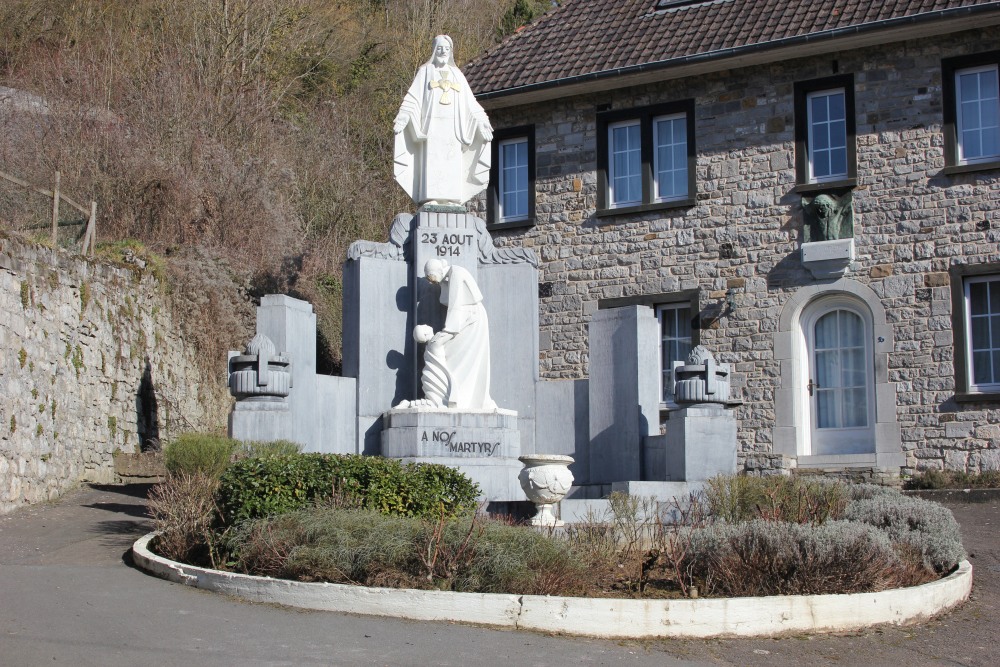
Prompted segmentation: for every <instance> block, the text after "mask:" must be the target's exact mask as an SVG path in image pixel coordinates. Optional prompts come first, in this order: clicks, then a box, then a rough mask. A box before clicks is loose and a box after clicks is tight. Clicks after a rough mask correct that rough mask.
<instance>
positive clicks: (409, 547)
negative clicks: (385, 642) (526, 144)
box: [228, 507, 585, 595]
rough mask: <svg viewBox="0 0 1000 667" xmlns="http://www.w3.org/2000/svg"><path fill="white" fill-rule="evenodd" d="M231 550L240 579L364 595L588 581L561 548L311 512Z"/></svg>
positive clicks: (241, 540) (513, 537) (525, 536)
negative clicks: (373, 589) (257, 577)
mask: <svg viewBox="0 0 1000 667" xmlns="http://www.w3.org/2000/svg"><path fill="white" fill-rule="evenodd" d="M228 546H229V548H230V549H231V550H232V555H233V558H234V563H235V566H236V568H237V569H239V570H241V571H244V572H252V573H254V574H266V575H269V576H280V577H285V578H292V579H299V580H304V581H329V582H335V583H349V584H359V585H366V586H408V587H415V588H442V589H448V590H456V591H473V592H493V593H520V594H540V595H545V594H550V593H559V592H565V591H567V590H568V589H572V588H573V587H575V586H578V585H579V582H580V581H582V580H583V579H584V574H585V573H584V572H583V571H582V567H581V566H580V565H578V564H577V563H576V561H575V560H574V559H573V557H572V554H571V552H570V550H569V547H568V545H567V544H566V543H565V542H564V541H561V540H558V539H554V538H552V537H549V536H546V535H543V534H541V533H539V532H537V531H534V530H528V529H524V528H518V527H515V526H509V525H504V524H503V523H502V522H500V521H495V520H491V519H485V520H484V519H480V518H474V517H464V518H457V519H439V520H436V521H432V520H426V519H419V518H416V517H404V516H386V515H384V514H382V513H380V512H377V511H375V510H372V509H349V510H343V509H330V508H323V507H314V508H309V509H305V510H299V511H295V512H290V513H287V514H283V515H280V516H275V517H271V518H269V519H262V520H258V521H254V522H247V523H244V524H242V525H240V526H238V527H236V528H235V529H234V530H233V532H232V534H231V536H230V538H229V540H228Z"/></svg>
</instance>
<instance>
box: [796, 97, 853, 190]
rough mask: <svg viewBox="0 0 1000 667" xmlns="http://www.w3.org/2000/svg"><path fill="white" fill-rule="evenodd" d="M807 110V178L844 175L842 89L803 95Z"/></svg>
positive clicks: (845, 139) (827, 177) (833, 178)
mask: <svg viewBox="0 0 1000 667" xmlns="http://www.w3.org/2000/svg"><path fill="white" fill-rule="evenodd" d="M806 109H807V113H808V114H809V120H808V122H809V139H808V142H809V143H808V150H809V180H810V181H811V182H815V183H818V182H823V181H832V180H840V179H843V178H846V177H847V114H846V107H845V94H844V89H843V88H840V89H836V90H821V91H816V92H813V93H809V94H808V95H806Z"/></svg>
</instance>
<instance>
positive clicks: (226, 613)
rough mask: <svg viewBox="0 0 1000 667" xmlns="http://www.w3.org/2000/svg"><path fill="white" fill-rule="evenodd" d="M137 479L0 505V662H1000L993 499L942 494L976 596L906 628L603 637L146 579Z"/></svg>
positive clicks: (999, 542)
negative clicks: (419, 617) (292, 601)
mask: <svg viewBox="0 0 1000 667" xmlns="http://www.w3.org/2000/svg"><path fill="white" fill-rule="evenodd" d="M144 493H145V488H143V487H85V488H82V489H80V490H78V491H75V492H72V493H70V494H67V495H66V496H65V497H63V498H62V499H61V500H60V501H59V502H57V503H53V504H49V505H43V506H36V507H31V508H25V509H22V510H19V511H18V512H15V513H14V514H12V515H8V516H5V517H0V665H3V666H4V667H18V666H21V665H25V666H34V665H59V664H72V665H74V666H83V665H102V666H103V665H108V666H114V665H129V666H133V665H157V667H161V666H162V667H169V666H171V665H182V666H184V667H190V666H192V665H199V666H200V665H476V666H477V667H478V666H487V665H505V666H514V665H516V666H518V667H520V666H522V665H570V664H585V665H589V664H592V665H618V664H624V665H662V666H670V665H766V666H768V667H774V666H779V665H823V664H836V665H869V666H870V665H906V666H907V667H917V666H919V665H997V664H1000V642H997V636H998V635H997V632H996V628H997V623H998V621H1000V612H998V602H1000V539H998V538H997V536H996V527H997V524H998V523H1000V497H998V499H997V500H989V501H988V502H985V503H974V504H973V503H963V502H957V501H949V503H948V504H949V506H950V507H951V508H952V510H953V511H954V512H955V515H956V517H957V518H958V519H959V521H960V522H961V523H962V526H963V534H964V536H965V539H966V547H967V548H968V549H969V551H970V552H971V553H972V554H973V558H972V562H973V564H974V566H975V567H976V568H977V571H976V587H975V590H974V592H973V599H972V601H970V602H969V603H968V604H966V605H964V606H963V607H962V608H960V609H959V610H957V611H955V612H953V613H951V614H949V615H947V616H945V617H943V618H941V619H937V620H934V621H931V622H929V623H926V624H925V625H923V626H920V627H915V628H883V629H878V630H871V631H867V632H863V633H859V634H855V635H849V636H838V637H816V638H810V637H805V636H799V637H790V638H783V639H773V640H772V639H766V640H709V641H700V640H699V641H695V640H684V641H676V640H674V641H650V642H624V641H617V642H613V641H599V640H586V639H575V638H562V637H549V636H544V635H538V634H532V633H525V632H508V631H499V630H488V629H483V628H473V627H465V626H461V625H451V624H445V623H418V622H408V621H398V620H392V619H376V618H366V617H361V616H350V615H346V614H335V613H329V612H305V611H299V610H294V609H286V608H281V607H274V606H268V605H254V604H247V603H244V602H240V601H236V600H231V599H227V598H224V597H220V596H217V595H214V594H211V593H206V592H204V591H199V590H196V589H193V588H189V587H185V586H181V585H178V584H172V583H169V582H166V581H162V580H160V579H156V578H153V577H150V576H148V575H146V574H144V573H142V572H140V571H138V570H136V569H135V568H133V567H132V566H131V565H130V563H129V560H128V557H127V553H128V548H129V546H130V545H131V543H132V541H133V540H134V539H135V538H136V537H138V536H139V535H141V534H143V533H145V532H147V531H148V530H149V526H150V524H149V520H148V519H147V518H146V516H145V511H144V507H143V498H144Z"/></svg>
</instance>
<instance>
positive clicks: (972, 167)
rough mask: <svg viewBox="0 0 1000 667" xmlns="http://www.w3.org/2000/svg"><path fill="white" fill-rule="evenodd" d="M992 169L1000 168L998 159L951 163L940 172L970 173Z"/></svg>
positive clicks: (949, 173)
mask: <svg viewBox="0 0 1000 667" xmlns="http://www.w3.org/2000/svg"><path fill="white" fill-rule="evenodd" d="M992 169H1000V160H991V161H989V162H972V163H969V164H952V165H948V166H947V167H945V168H944V169H942V170H941V173H942V174H944V175H945V176H951V175H953V174H971V173H974V172H977V171H990V170H992Z"/></svg>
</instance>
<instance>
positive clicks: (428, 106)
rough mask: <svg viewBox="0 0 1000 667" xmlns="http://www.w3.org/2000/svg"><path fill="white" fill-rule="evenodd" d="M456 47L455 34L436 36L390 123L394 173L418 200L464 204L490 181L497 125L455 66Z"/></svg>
mask: <svg viewBox="0 0 1000 667" xmlns="http://www.w3.org/2000/svg"><path fill="white" fill-rule="evenodd" d="M452 47H453V45H452V41H451V37H448V36H447V35H438V36H437V37H435V38H434V51H433V53H432V54H431V58H430V60H428V61H427V62H426V63H424V64H423V65H421V66H420V68H419V69H418V70H417V74H416V76H415V77H414V79H413V83H412V84H411V85H410V89H409V90H408V91H407V92H406V96H405V97H404V98H403V103H402V104H401V105H400V107H399V113H398V114H397V115H396V120H395V122H394V123H393V127H392V130H393V132H394V133H395V135H396V144H395V153H394V162H395V163H394V165H393V174H394V175H395V177H396V182H398V183H399V184H400V185H401V186H402V187H403V189H404V190H406V194H408V195H410V197H411V198H412V199H413V201H414V202H416V203H417V204H418V205H423V204H443V205H453V206H460V205H462V204H464V203H465V202H467V201H468V200H469V199H471V198H472V197H474V196H475V195H477V194H478V193H480V192H482V190H483V189H484V188H485V187H486V184H487V183H488V182H489V176H490V142H491V141H492V140H493V128H492V127H491V126H490V121H489V118H487V117H486V112H485V111H484V110H483V107H482V106H480V105H479V102H477V101H476V98H475V96H474V95H473V94H472V91H471V90H470V89H469V84H468V83H467V82H466V80H465V77H464V76H463V75H462V71H461V70H460V69H458V67H456V66H455V58H454V56H453V55H452Z"/></svg>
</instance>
